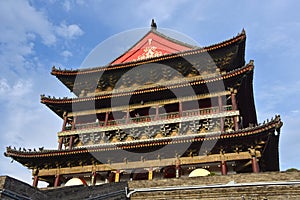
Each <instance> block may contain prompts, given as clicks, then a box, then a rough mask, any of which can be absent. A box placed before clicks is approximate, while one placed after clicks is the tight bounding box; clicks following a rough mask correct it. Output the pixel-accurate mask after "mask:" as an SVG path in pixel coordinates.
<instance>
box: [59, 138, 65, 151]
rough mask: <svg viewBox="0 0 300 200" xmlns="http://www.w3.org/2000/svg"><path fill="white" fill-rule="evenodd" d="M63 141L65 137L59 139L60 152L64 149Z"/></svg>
mask: <svg viewBox="0 0 300 200" xmlns="http://www.w3.org/2000/svg"><path fill="white" fill-rule="evenodd" d="M63 139H64V138H63V137H59V139H58V150H61V149H62V144H63Z"/></svg>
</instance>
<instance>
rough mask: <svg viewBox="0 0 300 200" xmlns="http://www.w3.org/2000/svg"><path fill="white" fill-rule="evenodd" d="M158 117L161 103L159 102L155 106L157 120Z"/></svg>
mask: <svg viewBox="0 0 300 200" xmlns="http://www.w3.org/2000/svg"><path fill="white" fill-rule="evenodd" d="M158 118H159V105H158V104H157V105H156V108H155V120H158Z"/></svg>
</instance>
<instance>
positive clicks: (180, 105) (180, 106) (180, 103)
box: [178, 101, 182, 117]
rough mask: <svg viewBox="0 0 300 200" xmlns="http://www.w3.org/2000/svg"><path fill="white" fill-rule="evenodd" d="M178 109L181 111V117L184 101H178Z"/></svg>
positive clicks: (180, 115)
mask: <svg viewBox="0 0 300 200" xmlns="http://www.w3.org/2000/svg"><path fill="white" fill-rule="evenodd" d="M178 111H179V117H182V102H181V101H179V102H178Z"/></svg>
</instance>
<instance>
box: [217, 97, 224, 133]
mask: <svg viewBox="0 0 300 200" xmlns="http://www.w3.org/2000/svg"><path fill="white" fill-rule="evenodd" d="M218 104H219V113H222V112H223V101H222V97H221V96H218ZM220 131H221V133H223V132H224V118H223V117H221V118H220Z"/></svg>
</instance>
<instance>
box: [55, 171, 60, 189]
mask: <svg viewBox="0 0 300 200" xmlns="http://www.w3.org/2000/svg"><path fill="white" fill-rule="evenodd" d="M59 185H60V175H59V174H56V175H55V180H54V187H58V186H59Z"/></svg>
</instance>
